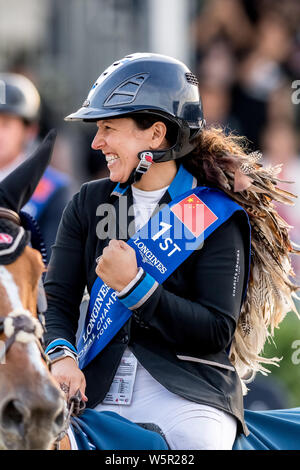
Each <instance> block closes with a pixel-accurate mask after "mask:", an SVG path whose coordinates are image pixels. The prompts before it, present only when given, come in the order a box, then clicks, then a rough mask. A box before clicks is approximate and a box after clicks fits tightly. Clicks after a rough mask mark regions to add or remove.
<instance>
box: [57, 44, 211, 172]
mask: <svg viewBox="0 0 300 470" xmlns="http://www.w3.org/2000/svg"><path fill="white" fill-rule="evenodd" d="M148 113H149V114H151V115H157V116H158V117H161V118H164V119H166V120H167V121H170V122H171V123H172V124H173V125H174V124H176V126H177V128H178V133H177V139H176V142H175V143H174V144H173V145H172V146H171V147H170V148H168V149H164V150H155V151H153V150H151V151H150V150H147V149H145V151H144V152H140V153H139V155H138V157H139V158H140V160H141V162H140V164H139V166H138V168H137V169H136V172H137V173H140V175H137V174H135V179H138V176H141V174H143V173H144V172H145V171H147V169H148V168H149V166H150V165H151V163H152V161H154V162H165V161H168V160H175V159H177V158H181V157H183V156H184V155H187V154H188V153H189V152H191V151H192V150H193V149H194V148H195V146H196V142H195V137H196V136H197V135H198V134H199V132H200V131H201V129H202V128H203V127H204V125H205V121H204V119H203V112H202V105H201V99H200V95H199V89H198V81H197V78H196V77H195V75H193V74H192V73H191V71H190V70H189V69H188V68H187V67H186V66H185V65H184V64H183V63H182V62H180V61H178V60H176V59H173V58H172V57H168V56H165V55H160V54H150V53H136V54H131V55H128V56H126V57H124V58H123V59H121V60H118V61H116V62H114V63H113V64H112V65H111V66H110V67H108V68H107V69H106V70H105V71H104V72H103V73H102V74H101V75H100V77H99V78H98V79H97V81H96V82H95V83H94V85H93V87H92V88H91V90H90V92H89V94H88V96H87V99H86V100H85V101H84V103H83V105H82V107H81V108H80V109H79V110H78V111H76V112H75V113H72V114H70V115H69V116H67V117H66V118H65V120H66V121H88V122H90V121H98V120H99V119H105V118H113V117H121V116H123V117H125V116H130V115H132V114H144V115H145V114H148Z"/></svg>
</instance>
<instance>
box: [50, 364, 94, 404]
mask: <svg viewBox="0 0 300 470" xmlns="http://www.w3.org/2000/svg"><path fill="white" fill-rule="evenodd" d="M51 374H52V375H53V377H54V378H55V380H56V381H57V382H58V384H59V386H60V388H61V389H62V390H63V391H64V392H65V394H66V398H67V400H69V398H70V397H72V396H73V395H75V394H76V392H77V391H78V389H79V390H80V392H81V396H82V400H83V401H87V400H88V399H87V396H86V395H85V393H84V392H85V387H86V381H85V377H84V374H83V372H81V370H80V369H79V367H78V366H77V364H76V362H75V361H74V359H72V358H71V357H64V358H63V359H60V360H59V361H56V362H54V364H52V366H51Z"/></svg>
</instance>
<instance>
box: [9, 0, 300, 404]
mask: <svg viewBox="0 0 300 470" xmlns="http://www.w3.org/2000/svg"><path fill="white" fill-rule="evenodd" d="M148 51H149V52H157V53H163V54H168V55H171V56H173V57H176V58H178V59H180V60H182V61H184V62H185V63H186V64H187V65H188V66H189V67H190V68H191V69H192V71H193V72H194V73H195V74H196V75H197V77H198V79H199V84H200V85H199V86H200V93H201V96H202V101H203V107H204V114H205V118H206V121H207V123H208V125H213V124H218V125H222V126H224V127H225V128H226V129H228V130H231V131H234V132H236V133H239V134H242V135H244V136H246V137H247V138H248V139H249V141H250V147H251V148H252V149H253V150H257V149H259V150H261V151H262V152H263V158H264V162H265V163H266V164H267V163H269V162H270V163H272V164H277V163H284V168H283V171H282V173H281V174H280V175H279V176H280V177H281V178H282V179H284V180H290V181H294V184H288V183H282V187H283V188H286V189H287V190H288V191H291V192H293V193H295V194H296V195H300V155H299V154H300V140H299V131H298V129H299V122H300V103H298V101H300V92H299V93H297V88H298V89H299V90H300V2H299V0H284V1H282V0H63V1H61V0H26V1H24V0H10V1H9V2H8V1H7V0H0V72H15V73H21V74H23V75H25V76H27V77H28V78H30V80H32V81H33V83H34V84H35V85H36V87H37V89H38V90H39V93H40V95H41V100H42V101H41V102H42V108H41V116H40V120H39V125H38V135H39V137H40V138H42V137H43V136H44V135H45V134H46V132H47V131H48V130H49V129H50V128H52V127H56V128H57V129H58V130H59V139H58V141H57V144H56V147H55V152H54V156H53V160H52V166H53V167H54V168H56V169H57V170H59V171H60V172H62V173H63V174H66V175H68V177H69V178H70V180H71V192H75V191H76V190H77V189H78V188H79V186H80V185H81V184H82V183H83V182H85V181H89V180H91V179H95V178H101V177H104V176H107V169H106V164H105V161H104V159H101V157H100V156H99V153H98V152H95V151H93V150H91V148H90V143H91V141H92V138H93V135H94V132H95V125H94V124H77V123H71V124H70V123H65V122H64V121H63V118H64V117H65V116H66V115H67V114H69V113H71V112H73V111H75V110H76V109H77V108H79V107H80V106H81V104H82V103H83V101H84V99H85V98H86V96H87V94H88V91H89V89H90V87H91V86H92V84H93V83H94V82H95V80H96V78H97V77H98V76H99V75H100V73H101V72H102V71H103V70H104V69H105V68H106V67H108V66H109V65H110V64H111V63H112V62H113V61H115V60H117V59H119V58H122V57H123V56H124V55H126V54H129V53H132V52H148ZM0 165H1V162H0ZM278 210H279V213H280V214H281V215H282V216H283V217H284V218H285V219H286V220H287V221H288V223H289V224H290V225H291V226H292V228H291V232H290V233H291V238H292V239H293V241H295V242H297V243H299V244H300V199H298V201H297V202H296V204H295V206H294V207H292V208H290V207H287V206H283V205H282V206H280V207H278ZM299 258H300V257H297V258H296V259H295V258H293V260H292V263H293V267H294V270H295V273H296V276H297V279H298V280H299V284H300V259H299ZM297 340H300V323H299V320H298V319H297V318H296V316H295V315H294V314H293V313H290V314H288V315H287V317H286V319H285V320H284V321H283V323H282V325H281V327H280V329H279V330H278V332H276V336H275V344H270V345H267V347H266V350H265V353H266V355H268V356H273V355H276V356H278V357H281V356H282V357H283V359H282V362H281V367H280V368H276V367H275V368H274V367H271V370H272V374H271V375H270V376H269V377H268V378H264V377H263V376H262V375H261V374H259V376H257V378H256V380H255V381H254V382H253V383H252V384H249V388H250V392H249V393H248V396H247V397H246V399H245V405H246V407H247V408H251V409H267V408H273V409H274V408H284V407H293V406H300V392H299V384H300V352H299V354H298V356H297V354H295V349H293V347H292V345H293V344H294V345H295V344H296V343H295V341H297ZM299 347H300V341H299V346H298V348H299ZM293 354H294V356H293ZM293 357H294V359H293ZM295 357H296V359H295ZM298 359H299V361H298ZM297 362H299V364H297Z"/></svg>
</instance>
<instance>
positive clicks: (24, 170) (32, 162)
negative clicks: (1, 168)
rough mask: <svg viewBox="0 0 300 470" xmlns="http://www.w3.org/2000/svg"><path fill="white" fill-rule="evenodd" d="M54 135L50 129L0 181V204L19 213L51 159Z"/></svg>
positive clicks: (53, 131) (55, 133) (53, 130)
mask: <svg viewBox="0 0 300 470" xmlns="http://www.w3.org/2000/svg"><path fill="white" fill-rule="evenodd" d="M56 135H57V132H56V130H55V129H52V130H51V131H50V132H49V133H48V134H47V136H46V137H45V139H44V140H43V142H42V143H41V145H40V146H39V147H38V148H37V149H36V151H35V152H34V153H33V154H32V155H31V156H30V157H28V158H27V159H26V160H25V161H24V162H23V163H22V164H21V165H19V166H18V167H17V168H16V169H15V170H14V171H13V172H12V173H10V174H9V175H8V176H7V177H6V178H5V179H4V180H3V181H2V182H1V183H0V206H4V207H6V208H8V209H11V210H13V211H15V212H17V213H19V211H20V210H21V209H22V207H23V206H24V205H25V204H26V203H27V202H28V201H29V199H30V198H31V196H32V194H33V193H34V191H35V188H36V187H37V185H38V183H39V181H40V179H41V178H42V176H43V174H44V171H45V170H46V168H47V166H48V164H49V162H50V160H51V155H52V151H53V146H54V143H55V139H56Z"/></svg>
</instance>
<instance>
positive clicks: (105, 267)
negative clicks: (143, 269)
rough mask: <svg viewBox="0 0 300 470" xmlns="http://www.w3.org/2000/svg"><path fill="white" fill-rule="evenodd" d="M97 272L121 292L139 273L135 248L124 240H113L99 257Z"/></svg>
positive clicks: (110, 285) (103, 279)
mask: <svg viewBox="0 0 300 470" xmlns="http://www.w3.org/2000/svg"><path fill="white" fill-rule="evenodd" d="M96 273H97V275H98V276H99V277H101V279H102V281H103V282H105V284H107V285H108V286H109V287H111V288H112V289H114V290H116V291H117V292H120V291H121V290H122V289H124V287H126V286H127V284H129V282H130V281H132V279H134V278H135V276H136V275H137V273H138V267H137V262H136V255H135V251H134V249H133V248H131V247H130V246H129V245H127V243H125V242H124V241H123V240H111V241H110V242H109V245H108V246H107V247H105V248H104V250H103V253H102V256H100V258H99V261H98V264H97V267H96Z"/></svg>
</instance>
